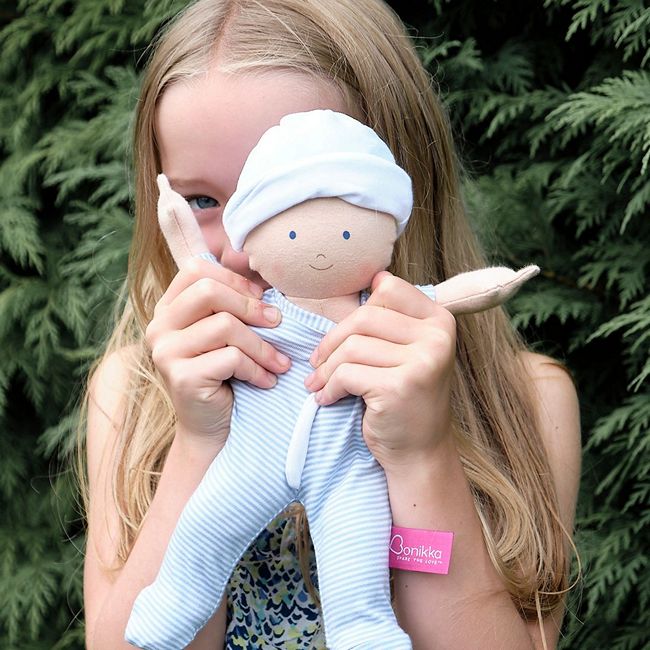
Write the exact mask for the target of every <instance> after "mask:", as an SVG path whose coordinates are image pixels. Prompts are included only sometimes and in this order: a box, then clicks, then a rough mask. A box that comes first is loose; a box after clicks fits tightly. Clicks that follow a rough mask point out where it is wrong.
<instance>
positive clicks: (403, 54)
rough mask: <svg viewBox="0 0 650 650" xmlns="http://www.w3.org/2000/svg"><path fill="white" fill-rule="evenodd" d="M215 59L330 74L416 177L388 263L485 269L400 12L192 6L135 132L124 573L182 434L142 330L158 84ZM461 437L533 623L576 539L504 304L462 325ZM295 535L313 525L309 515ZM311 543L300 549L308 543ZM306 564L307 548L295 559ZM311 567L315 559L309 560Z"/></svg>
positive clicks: (488, 539) (297, 0)
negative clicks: (566, 523) (562, 514)
mask: <svg viewBox="0 0 650 650" xmlns="http://www.w3.org/2000/svg"><path fill="white" fill-rule="evenodd" d="M217 54H218V62H219V66H220V68H225V69H228V70H230V71H233V72H239V71H251V70H255V69H260V68H268V69H273V68H284V69H286V68H290V69H295V70H298V71H300V72H301V73H305V72H308V73H311V74H313V75H314V76H315V77H316V78H318V79H321V80H322V79H327V80H330V81H333V82H334V83H335V84H336V85H337V86H338V87H339V88H340V90H341V92H342V93H343V96H344V98H346V101H348V103H349V104H350V106H351V107H354V109H355V112H356V111H358V110H359V109H360V111H361V115H362V116H363V120H364V121H365V122H366V123H367V124H368V125H369V126H370V127H372V128H373V129H375V130H376V131H377V132H378V133H379V135H380V136H381V137H382V139H384V141H385V142H386V143H387V144H388V145H389V147H390V148H391V150H392V151H393V153H394V155H395V157H396V159H397V162H398V164H399V165H400V166H402V167H403V168H404V169H406V171H407V172H408V173H409V174H410V176H411V178H412V179H413V186H414V210H413V215H412V217H411V221H410V223H409V226H408V228H407V230H406V232H405V233H404V235H403V236H402V237H401V238H400V239H399V241H398V243H397V246H396V249H395V254H394V258H393V262H392V266H391V268H390V270H391V271H392V272H393V273H394V274H396V275H398V276H400V277H402V278H404V279H406V280H408V281H409V282H412V283H419V284H428V283H436V282H439V281H441V280H443V279H445V278H448V277H450V276H452V275H455V274H457V273H460V272H463V271H467V270H469V269H475V268H479V267H482V266H485V265H486V262H485V259H484V257H483V255H482V253H481V252H480V250H479V247H478V244H477V242H476V238H475V236H474V234H473V233H472V231H471V229H470V226H469V223H468V220H467V218H466V215H465V212H464V206H463V202H462V200H461V197H460V189H459V187H460V182H459V165H458V162H457V159H456V155H455V152H454V147H453V142H452V138H451V132H450V127H449V123H448V119H447V116H446V113H445V111H444V109H443V108H442V106H441V104H440V102H439V100H438V99H437V97H436V94H435V93H434V92H433V90H432V82H431V78H430V77H429V75H428V74H427V73H426V71H425V70H424V68H423V67H422V65H421V63H420V61H419V59H418V57H417V55H416V53H415V50H414V48H413V45H412V43H411V42H410V39H409V37H408V35H407V34H406V32H405V29H404V27H403V25H402V23H401V22H400V21H399V19H398V18H397V16H396V15H395V14H394V13H393V12H392V11H391V10H390V9H389V8H388V7H387V6H386V5H384V4H383V3H382V2H380V1H379V0H330V1H329V2H321V1H320V0H199V2H196V3H195V4H193V5H191V6H190V7H188V8H187V9H186V10H185V11H184V12H183V13H182V14H181V15H180V16H179V17H178V18H177V19H176V20H175V21H174V22H173V23H172V24H171V25H169V26H168V28H167V29H166V30H165V32H164V34H163V35H162V36H161V37H160V38H159V39H158V42H157V43H156V45H155V49H154V52H153V55H152V58H151V60H150V63H149V65H148V69H147V72H146V75H145V78H144V82H143V86H142V91H141V96H140V102H139V104H138V110H137V118H136V130H135V141H134V143H135V165H136V226H135V232H134V237H133V242H132V247H131V252H130V258H129V276H128V277H129V280H128V283H129V284H128V297H126V299H125V301H124V309H123V311H122V313H121V316H120V318H119V322H118V324H117V327H116V328H115V331H114V333H113V335H112V337H111V339H110V341H109V343H108V347H107V351H106V355H109V354H111V353H114V352H116V351H119V352H120V354H121V355H122V358H123V360H124V361H125V363H126V364H127V366H128V368H129V370H130V386H129V390H128V392H127V393H126V394H125V397H124V415H123V421H122V422H119V423H116V429H117V431H119V439H118V441H117V444H118V449H117V455H116V459H117V462H116V463H115V466H114V468H113V475H112V486H113V495H114V499H115V503H116V505H117V509H118V512H119V517H120V539H119V545H118V558H117V560H118V564H119V563H123V562H124V561H125V560H126V558H127V556H128V554H129V552H130V549H131V547H132V545H133V543H134V539H135V537H136V535H137V533H138V530H139V528H140V526H141V525H142V520H143V518H144V515H145V513H146V512H147V509H148V507H149V504H150V503H151V500H152V498H153V495H154V492H155V489H156V485H157V481H158V477H159V474H160V471H161V469H162V466H163V463H164V461H165V458H166V454H167V452H168V449H169V446H170V444H171V441H172V438H173V436H174V413H173V407H172V404H171V403H170V401H169V399H168V397H167V394H166V391H165V389H164V386H163V384H162V382H161V380H160V377H159V376H158V374H157V372H156V369H155V367H154V365H153V363H152V360H151V356H150V354H149V351H148V350H147V348H146V346H145V344H144V340H143V339H144V330H145V328H146V325H147V324H148V323H149V321H150V320H151V318H152V315H153V309H154V305H155V304H156V302H157V301H158V300H159V298H160V297H161V295H162V294H163V292H164V291H165V289H166V287H167V286H168V285H169V283H170V281H171V279H172V277H173V276H174V274H175V273H176V268H175V266H174V263H173V261H172V259H171V257H170V255H169V252H168V249H167V247H166V245H165V243H164V240H163V238H162V236H161V234H160V231H159V229H158V226H157V222H156V218H155V211H156V207H155V202H156V196H157V192H156V188H155V177H156V174H157V173H158V172H159V171H160V162H159V156H158V152H157V148H156V125H155V113H156V106H157V102H158V100H159V98H160V97H161V95H162V93H163V92H164V91H165V89H166V88H167V87H168V86H170V85H171V84H173V83H174V82H175V81H177V80H179V79H183V78H186V77H188V76H190V75H196V74H201V73H203V72H205V71H207V69H208V67H209V66H210V64H211V63H214V61H215V57H216V56H217ZM457 341H458V343H457V346H458V349H457V364H456V371H455V377H454V383H453V394H452V409H453V414H454V418H455V423H456V427H455V435H456V438H457V444H458V449H459V451H460V454H461V458H462V463H463V467H464V470H465V473H466V476H467V479H468V481H469V483H470V486H471V489H472V492H473V495H474V500H475V506H476V511H477V513H478V515H479V517H480V521H481V524H482V528H483V534H484V538H485V543H486V546H487V549H488V552H489V554H490V557H491V560H492V562H493V564H494V567H495V569H496V571H497V573H498V574H499V576H500V577H501V579H502V580H503V583H504V584H505V585H506V587H507V589H508V591H509V593H510V594H511V596H512V599H513V601H514V602H515V604H516V606H517V607H518V608H519V611H520V612H521V614H522V616H523V617H524V618H526V619H531V618H536V617H541V616H542V615H544V614H546V613H548V612H549V611H551V610H552V609H553V608H554V607H555V606H556V605H557V604H558V603H559V601H560V599H561V597H562V594H563V593H564V591H565V590H566V587H567V567H568V550H567V548H568V547H567V543H566V542H567V538H568V540H569V541H570V535H568V533H567V531H565V530H564V528H563V527H562V524H561V521H560V518H559V515H558V504H557V499H556V494H555V490H554V486H553V482H552V478H551V472H550V469H549V464H548V460H547V457H546V455H545V451H544V447H543V444H542V440H541V437H540V434H539V431H538V428H537V426H536V424H535V422H534V420H533V418H531V414H532V413H534V408H533V400H532V398H531V395H530V394H529V389H528V388H527V386H528V385H529V384H530V380H529V378H528V376H527V374H526V370H525V369H524V367H523V362H522V358H521V357H522V355H521V352H522V351H523V350H524V346H523V344H522V342H521V341H520V340H519V338H518V336H517V334H516V333H515V332H514V330H513V328H512V327H511V325H510V323H509V321H508V319H507V316H506V315H505V312H504V311H503V310H502V309H492V310H490V311H488V312H484V313H480V314H475V315H469V316H463V317H459V318H458V336H457ZM298 519H299V526H300V527H301V529H302V530H303V531H306V522H305V518H304V516H303V515H302V514H300V515H299V516H298ZM301 546H302V547H303V548H304V546H305V545H304V540H303V542H302V543H301ZM302 555H303V556H304V553H303V554H302ZM301 563H302V566H303V567H305V566H306V562H305V559H304V557H303V558H302V562H301Z"/></svg>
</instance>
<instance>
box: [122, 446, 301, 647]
mask: <svg viewBox="0 0 650 650" xmlns="http://www.w3.org/2000/svg"><path fill="white" fill-rule="evenodd" d="M251 455H252V456H253V457H254V456H255V455H256V454H255V452H252V454H251ZM247 460H248V465H247V468H246V471H242V470H241V468H242V462H241V459H240V455H239V454H237V453H233V452H232V447H229V445H228V444H227V445H226V447H224V449H223V450H222V452H221V453H220V454H219V456H217V458H216V459H215V460H214V462H213V463H212V465H211V466H210V467H209V468H208V471H207V472H206V474H205V476H204V477H203V480H202V481H201V483H200V484H199V486H198V488H197V489H196V491H195V492H194V494H193V495H192V496H191V497H190V499H189V500H188V502H187V504H186V506H185V508H184V510H183V512H182V513H181V516H180V518H179V520H178V523H177V525H176V528H175V530H174V533H173V535H172V537H171V539H170V542H169V545H168V547H167V551H166V553H165V557H164V559H163V562H162V565H161V567H160V571H159V573H158V576H157V578H156V580H155V582H154V583H153V584H151V585H150V586H148V587H146V588H145V589H144V590H143V591H142V592H140V594H139V595H138V597H137V599H136V601H135V603H134V606H133V610H132V612H131V617H130V619H129V623H128V626H127V629H126V639H127V641H128V642H129V643H131V644H133V645H136V646H138V647H140V648H148V649H151V650H174V649H176V648H184V647H185V646H187V645H188V644H189V643H190V641H192V639H193V638H194V636H195V635H196V634H197V632H198V631H199V630H200V629H201V628H202V627H203V626H204V625H205V623H206V622H207V621H208V620H209V618H210V617H211V616H212V614H213V613H214V611H215V610H216V609H217V607H218V605H219V603H220V602H221V599H222V596H223V593H224V590H225V587H226V584H227V582H228V580H229V578H230V575H231V574H232V571H233V569H234V567H235V565H236V563H237V562H238V561H239V559H240V558H241V556H242V555H243V553H244V552H245V551H246V549H247V548H248V546H249V545H250V543H251V542H252V541H253V540H254V539H255V538H256V537H257V535H258V534H259V533H260V531H261V530H262V529H263V528H264V526H265V525H266V524H268V522H269V521H270V520H271V519H272V518H273V517H275V515H276V514H278V513H279V512H281V511H282V510H283V509H284V508H285V507H286V506H287V505H288V504H289V503H290V502H291V501H292V500H293V495H292V493H291V491H290V490H289V489H288V487H287V486H286V483H285V481H284V464H283V459H282V458H280V459H279V462H278V463H275V464H274V463H272V462H269V464H267V465H266V466H261V465H258V464H257V463H251V462H250V460H251V458H250V456H249V457H248V459H247ZM267 460H269V461H272V459H267ZM256 465H257V466H256ZM274 465H278V467H275V466H274Z"/></svg>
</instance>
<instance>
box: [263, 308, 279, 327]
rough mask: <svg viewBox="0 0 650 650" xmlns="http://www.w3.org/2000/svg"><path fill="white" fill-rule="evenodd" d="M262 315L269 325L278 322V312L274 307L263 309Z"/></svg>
mask: <svg viewBox="0 0 650 650" xmlns="http://www.w3.org/2000/svg"><path fill="white" fill-rule="evenodd" d="M262 313H263V314H264V318H266V320H267V321H268V322H269V323H272V324H275V323H277V322H278V321H279V320H280V311H279V310H278V309H277V308H276V307H264V311H263V312H262Z"/></svg>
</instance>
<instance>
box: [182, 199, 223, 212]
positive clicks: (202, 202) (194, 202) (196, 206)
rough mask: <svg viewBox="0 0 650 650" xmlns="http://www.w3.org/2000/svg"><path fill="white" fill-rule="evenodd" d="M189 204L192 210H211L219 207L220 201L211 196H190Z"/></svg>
mask: <svg viewBox="0 0 650 650" xmlns="http://www.w3.org/2000/svg"><path fill="white" fill-rule="evenodd" d="M187 202H188V203H189V204H190V208H192V210H209V209H210V208H218V207H219V201H217V200H216V199H213V198H212V197H211V196H189V197H187Z"/></svg>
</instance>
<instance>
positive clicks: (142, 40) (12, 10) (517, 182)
mask: <svg viewBox="0 0 650 650" xmlns="http://www.w3.org/2000/svg"><path fill="white" fill-rule="evenodd" d="M646 4H647V3H645V2H644V0H545V1H544V2H537V3H521V2H517V1H516V0H495V1H494V2H489V3H486V2H478V1H476V0H458V1H457V2H450V1H449V0H432V1H431V2H430V3H428V4H427V3H426V1H425V0H421V1H420V2H419V3H418V5H419V15H420V18H419V19H418V22H417V25H416V26H417V27H418V36H419V38H418V47H419V51H420V53H421V56H422V58H423V60H424V62H425V63H426V64H427V65H428V66H429V68H430V70H431V72H432V73H433V74H434V76H435V78H436V81H437V83H438V85H439V86H440V89H441V92H442V94H443V96H444V98H445V101H446V103H447V105H448V107H449V110H450V115H451V117H452V121H453V124H454V127H455V129H456V132H457V135H458V139H459V142H460V143H461V149H462V157H463V159H464V160H465V161H466V166H467V168H468V176H467V180H466V183H465V190H466V192H465V194H466V200H467V203H468V206H469V207H470V210H471V212H472V213H473V215H474V218H475V223H476V227H477V229H478V230H479V232H480V235H481V237H482V239H483V241H484V243H485V248H486V250H487V252H488V254H489V256H490V257H491V258H493V259H494V260H495V261H496V262H504V263H506V264H509V265H511V266H519V265H521V264H524V263H527V262H529V261H534V262H536V263H538V264H539V265H540V266H541V267H542V276H541V278H539V279H537V280H535V281H534V282H533V283H531V285H530V286H529V287H527V288H526V289H525V290H524V291H522V292H521V294H520V295H519V296H518V297H517V298H516V300H515V301H513V303H512V305H511V312H512V313H513V315H514V316H513V318H514V320H515V322H516V323H517V325H518V326H519V327H520V328H522V329H523V330H524V331H525V333H526V334H527V335H528V337H529V339H530V340H535V341H539V343H538V344H537V347H538V349H539V350H540V351H543V352H546V353H548V354H552V355H554V356H556V357H558V358H560V359H561V360H563V361H564V362H565V363H566V364H567V365H568V367H569V368H570V369H571V371H572V372H573V374H574V377H575V379H576V383H577V385H578V388H579V391H580V395H581V401H582V409H583V428H584V441H585V456H584V472H583V474H584V475H583V488H582V492H581V498H580V505H579V518H578V542H579V548H580V553H581V558H582V562H583V565H584V575H583V581H582V588H581V589H576V590H575V591H574V593H573V594H572V596H571V598H570V601H569V611H570V614H569V616H568V617H567V624H566V626H565V627H566V630H565V636H564V639H563V641H562V647H564V648H581V649H586V650H589V649H592V648H593V649H595V648H598V649H600V648H603V647H608V648H620V649H624V648H625V649H630V650H631V649H635V648H642V647H646V646H647V645H648V644H649V643H650V639H649V638H648V636H649V633H648V631H647V625H644V623H645V620H644V614H645V612H646V611H647V608H648V601H649V600H650V575H649V568H648V549H647V545H646V544H644V539H645V538H647V534H648V533H647V531H648V523H650V522H649V519H650V509H649V508H648V502H649V501H648V497H649V495H650V478H649V477H648V467H649V462H648V445H649V444H650V442H649V440H650V437H649V435H648V420H649V419H650V399H649V397H650V395H649V393H650V389H649V388H648V381H647V380H648V375H649V373H650V355H649V354H648V341H649V338H650V299H649V298H648V292H647V287H648V281H647V273H648V265H649V263H650V246H649V245H648V244H649V236H648V235H649V233H648V229H649V225H648V224H649V221H648V211H649V210H648V205H649V203H650V176H649V166H650V76H649V75H650V72H649V71H648V63H649V62H650V54H649V52H650V50H649V48H648V34H649V31H650V11H649V10H648V9H647V8H646V6H645V5H646ZM184 5H185V2H183V1H181V0H158V1H154V0H133V1H130V2H126V1H124V0H75V1H74V2H73V1H72V0H20V1H19V2H18V3H17V5H16V4H14V3H7V2H1V1H0V9H2V11H1V12H0V21H4V22H5V24H4V25H0V48H1V51H2V56H1V57H0V83H1V84H2V93H0V149H1V152H2V155H1V156H0V200H1V201H2V205H3V210H2V211H0V349H2V350H3V355H2V358H3V362H2V364H0V511H1V512H2V513H3V516H2V517H1V518H0V586H1V587H2V588H0V647H2V648H11V649H13V648H21V649H31V648H34V649H39V650H42V649H43V648H57V649H61V650H63V649H64V648H65V649H68V648H82V647H83V626H82V624H81V620H82V616H81V562H82V553H81V549H82V548H83V527H82V525H81V523H80V522H79V520H78V514H77V511H76V509H75V505H74V493H73V490H72V488H71V483H70V480H69V479H70V477H69V474H70V470H69V465H68V464H67V458H68V457H69V452H70V450H71V449H72V447H73V446H74V441H75V426H74V423H75V399H76V397H77V396H78V395H79V392H80V389H81V387H82V383H83V378H84V375H85V372H86V370H87V367H88V364H89V362H90V361H91V360H92V359H94V358H95V356H96V355H97V354H98V351H99V349H100V347H101V344H102V341H103V339H104V337H105V335H106V333H107V331H106V328H107V326H108V323H109V322H110V312H111V307H112V304H113V303H114V301H115V299H116V296H117V294H118V291H119V288H120V286H121V284H122V281H123V278H124V274H125V268H126V253H127V247H128V241H129V238H130V233H131V216H130V213H131V205H130V201H131V187H130V180H131V176H132V174H131V171H130V152H129V132H130V129H131V122H132V114H133V106H134V103H135V101H136V96H137V88H138V83H139V75H140V71H141V66H142V62H143V60H146V47H147V45H148V43H149V42H150V40H151V38H152V37H153V35H154V34H155V33H156V31H157V30H158V29H159V28H160V26H161V25H163V24H164V23H165V22H166V21H167V20H168V19H169V17H170V16H172V15H174V14H175V13H176V12H177V11H178V10H180V9H181V8H182V7H183V6H184ZM397 8H398V10H401V6H399V5H397Z"/></svg>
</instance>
